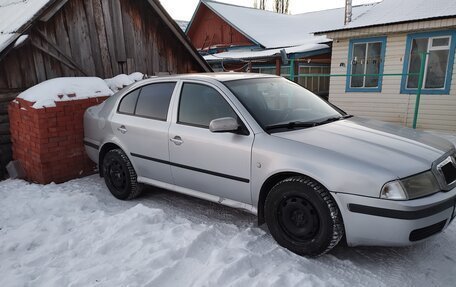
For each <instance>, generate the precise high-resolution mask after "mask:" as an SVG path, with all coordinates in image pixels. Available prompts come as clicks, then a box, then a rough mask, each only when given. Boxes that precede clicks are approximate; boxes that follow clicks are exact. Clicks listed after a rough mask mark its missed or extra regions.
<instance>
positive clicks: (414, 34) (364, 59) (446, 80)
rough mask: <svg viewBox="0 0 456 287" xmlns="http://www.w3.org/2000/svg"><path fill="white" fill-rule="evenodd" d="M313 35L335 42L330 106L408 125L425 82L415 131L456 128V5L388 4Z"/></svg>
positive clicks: (407, 0)
mask: <svg viewBox="0 0 456 287" xmlns="http://www.w3.org/2000/svg"><path fill="white" fill-rule="evenodd" d="M316 34H317V35H323V34H324V35H326V36H327V37H328V38H330V39H332V40H333V46H332V56H331V74H332V75H333V76H331V80H330V88H329V100H330V101H331V102H332V103H334V104H336V105H338V106H339V107H340V108H342V109H344V110H346V111H347V112H349V113H351V114H354V115H358V116H365V117H370V118H375V119H379V120H384V121H389V122H396V123H401V124H403V125H405V126H409V127H410V126H412V123H413V118H414V114H415V100H416V98H417V96H416V95H417V90H418V87H419V85H421V100H420V105H419V110H418V120H417V128H420V129H434V130H445V131H452V132H455V131H456V69H455V68H456V67H455V47H456V1H455V0H434V1H429V0H384V1H382V2H380V3H378V4H376V5H374V6H373V7H372V8H371V9H369V10H368V11H367V12H365V13H364V14H362V15H360V16H358V17H356V18H354V19H353V20H352V21H351V22H349V23H347V24H346V25H345V26H343V27H340V28H339V29H334V30H327V31H319V32H316ZM420 55H423V56H425V58H424V59H423V63H424V65H423V70H422V75H423V77H422V81H421V83H420V77H419V76H418V74H419V73H420V67H421V62H422V61H421V57H422V56H420ZM379 74H380V76H378V75H379ZM382 74H383V76H382ZM344 75H346V76H344Z"/></svg>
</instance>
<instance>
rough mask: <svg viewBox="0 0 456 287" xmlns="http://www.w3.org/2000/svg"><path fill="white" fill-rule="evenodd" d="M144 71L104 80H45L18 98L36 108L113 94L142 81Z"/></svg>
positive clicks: (74, 78) (75, 78)
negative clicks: (32, 103) (31, 103)
mask: <svg viewBox="0 0 456 287" xmlns="http://www.w3.org/2000/svg"><path fill="white" fill-rule="evenodd" d="M143 78H144V75H143V74H142V73H139V72H136V73H132V74H130V75H124V74H122V75H118V76H116V77H114V78H112V79H107V80H102V79H100V78H97V77H67V78H56V79H51V80H47V81H44V82H42V83H40V84H38V85H36V86H33V87H31V88H29V89H28V90H26V91H24V92H22V93H21V94H19V96H18V98H20V99H24V100H26V101H29V102H34V103H35V104H34V105H33V106H32V107H33V108H35V109H41V108H44V107H55V106H56V104H55V102H62V101H72V100H81V99H88V98H95V97H101V96H111V95H112V94H114V93H115V92H117V91H119V90H120V89H122V88H124V87H125V86H128V85H130V84H133V83H134V82H137V81H140V80H142V79H143Z"/></svg>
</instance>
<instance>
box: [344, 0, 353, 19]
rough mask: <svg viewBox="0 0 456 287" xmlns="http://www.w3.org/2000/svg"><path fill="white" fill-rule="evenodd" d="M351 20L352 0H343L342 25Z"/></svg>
mask: <svg viewBox="0 0 456 287" xmlns="http://www.w3.org/2000/svg"><path fill="white" fill-rule="evenodd" d="M351 20H352V0H345V19H344V25H347V24H348V23H350V22H351Z"/></svg>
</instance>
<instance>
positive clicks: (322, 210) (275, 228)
mask: <svg viewBox="0 0 456 287" xmlns="http://www.w3.org/2000/svg"><path fill="white" fill-rule="evenodd" d="M264 212H265V219H266V223H267V225H268V228H269V231H270V232H271V234H272V236H273V237H274V239H275V240H276V241H277V242H278V243H279V244H280V245H281V246H283V247H285V248H287V249H288V250H290V251H292V252H294V253H296V254H299V255H306V256H319V255H322V254H324V253H326V252H328V251H329V250H331V249H332V248H333V247H334V246H336V245H337V243H338V242H339V241H340V239H341V238H342V237H343V235H344V228H343V223H342V218H341V216H340V212H339V209H338V207H337V205H336V203H335V201H334V199H333V198H332V197H331V195H330V194H329V192H328V191H327V190H326V189H325V188H324V187H323V186H322V185H321V184H319V183H318V182H316V181H313V180H312V179H310V178H308V177H305V176H293V177H289V178H287V179H284V180H282V181H280V182H278V183H277V184H276V185H275V186H274V187H273V188H272V189H271V191H270V192H269V194H268V196H267V198H266V202H265V210H264Z"/></svg>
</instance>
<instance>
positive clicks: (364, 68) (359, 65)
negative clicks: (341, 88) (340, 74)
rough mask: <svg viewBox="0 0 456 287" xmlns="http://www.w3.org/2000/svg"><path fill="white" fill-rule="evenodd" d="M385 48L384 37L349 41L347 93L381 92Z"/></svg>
mask: <svg viewBox="0 0 456 287" xmlns="http://www.w3.org/2000/svg"><path fill="white" fill-rule="evenodd" d="M385 48H386V37H377V38H368V39H355V40H351V41H350V46H349V49H348V69H347V74H350V76H348V77H347V83H346V85H347V87H346V91H347V92H381V88H382V77H381V76H380V74H382V73H383V64H384V61H385ZM351 75H355V76H351Z"/></svg>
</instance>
